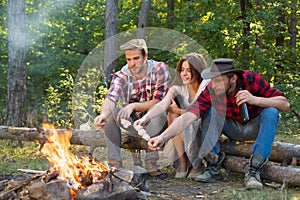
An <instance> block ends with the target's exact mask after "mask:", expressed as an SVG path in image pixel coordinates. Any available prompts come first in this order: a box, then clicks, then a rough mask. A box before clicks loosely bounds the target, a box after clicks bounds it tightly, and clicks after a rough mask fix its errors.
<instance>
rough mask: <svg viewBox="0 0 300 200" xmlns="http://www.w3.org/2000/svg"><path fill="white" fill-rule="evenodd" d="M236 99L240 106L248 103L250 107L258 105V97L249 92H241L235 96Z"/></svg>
mask: <svg viewBox="0 0 300 200" xmlns="http://www.w3.org/2000/svg"><path fill="white" fill-rule="evenodd" d="M235 97H236V104H237V105H238V106H240V105H242V104H243V103H248V104H250V105H256V102H257V101H256V97H255V96H253V95H252V94H251V93H250V92H249V91H247V90H240V91H238V93H237V94H236V95H235Z"/></svg>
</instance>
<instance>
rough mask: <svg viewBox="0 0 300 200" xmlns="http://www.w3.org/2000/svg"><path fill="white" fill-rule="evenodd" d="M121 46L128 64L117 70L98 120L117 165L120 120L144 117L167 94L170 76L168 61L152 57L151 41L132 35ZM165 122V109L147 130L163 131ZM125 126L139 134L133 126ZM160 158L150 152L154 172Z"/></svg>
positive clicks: (111, 160) (148, 158) (147, 159)
mask: <svg viewBox="0 0 300 200" xmlns="http://www.w3.org/2000/svg"><path fill="white" fill-rule="evenodd" d="M121 50H123V51H124V52H125V57H126V60H127V64H126V65H125V66H123V67H122V69H121V70H120V71H118V72H116V73H114V74H113V77H112V81H111V85H110V88H109V91H108V94H107V95H106V97H105V100H104V103H103V104H102V107H101V114H100V115H99V116H97V117H96V118H95V120H94V123H95V124H96V125H97V126H98V128H99V129H101V130H103V129H104V133H105V137H106V143H107V156H108V159H109V164H110V165H111V166H114V167H117V168H119V167H121V166H122V159H121V155H120V147H121V131H120V126H122V124H120V120H121V119H126V120H129V121H131V124H133V122H134V121H135V120H137V119H139V118H140V117H142V116H143V114H144V113H145V112H147V111H148V110H149V109H150V108H151V107H152V106H153V105H155V104H156V103H157V102H159V101H160V100H161V99H162V98H163V96H164V95H165V93H166V91H167V88H168V82H169V79H170V74H169V70H168V66H167V65H166V64H165V63H163V62H157V61H154V60H148V50H147V45H146V42H145V41H144V40H143V39H132V40H130V41H128V42H127V43H125V44H124V45H121ZM118 103H119V104H121V108H118V107H117V105H119V104H118ZM164 122H166V114H165V113H163V114H162V115H160V116H158V117H157V118H156V119H153V120H152V121H151V122H150V123H149V124H148V126H147V127H146V131H147V133H148V134H149V135H150V136H156V135H158V134H160V133H161V132H162V131H163V130H162V129H163V127H164V124H165V123H164ZM122 128H124V129H126V130H128V133H130V134H133V135H135V136H138V134H137V131H136V130H135V129H134V127H133V126H129V127H127V128H126V127H124V126H123V127H122ZM157 160H158V153H157V152H151V151H149V152H147V153H146V157H145V168H146V169H148V170H150V171H152V172H153V174H155V172H156V171H157V170H158V167H157V165H156V161H157Z"/></svg>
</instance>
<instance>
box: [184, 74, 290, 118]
mask: <svg viewBox="0 0 300 200" xmlns="http://www.w3.org/2000/svg"><path fill="white" fill-rule="evenodd" d="M243 77H244V79H243V80H242V79H241V78H239V80H238V81H239V82H238V84H239V85H243V89H246V90H248V91H249V92H250V93H251V94H252V95H254V96H259V97H267V98H268V97H274V96H285V95H284V94H283V93H282V92H281V91H279V90H277V89H275V88H272V87H271V86H270V84H268V83H267V82H266V80H265V79H263V78H262V77H261V76H260V75H259V74H258V73H256V72H250V71H248V70H244V73H243ZM210 91H211V94H212V95H210ZM212 91H213V90H212V88H211V83H210V84H209V85H208V86H207V88H206V89H205V90H204V91H203V92H202V93H201V95H199V96H198V99H197V101H196V102H195V103H194V104H193V105H192V106H191V107H190V108H189V111H190V112H192V113H194V114H195V115H197V116H198V117H201V116H203V115H204V114H205V112H206V111H207V110H208V109H209V108H210V107H211V105H213V106H214V107H215V108H216V110H217V111H218V113H219V114H220V115H226V117H229V118H231V119H233V120H235V121H238V122H239V123H244V122H243V120H242V118H241V116H240V109H239V106H238V105H237V104H236V98H235V97H234V96H228V95H226V97H225V95H224V96H223V97H220V96H217V95H213V92H212ZM237 91H238V88H237ZM237 91H236V92H237ZM225 98H226V100H225ZM225 102H226V104H225ZM262 109H263V108H262V107H258V106H254V105H249V104H248V112H249V116H250V120H251V119H254V118H256V117H257V116H258V115H259V114H260V113H261V111H262Z"/></svg>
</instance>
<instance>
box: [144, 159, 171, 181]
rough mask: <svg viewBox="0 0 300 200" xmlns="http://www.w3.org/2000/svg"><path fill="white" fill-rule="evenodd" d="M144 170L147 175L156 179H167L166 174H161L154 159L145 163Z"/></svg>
mask: <svg viewBox="0 0 300 200" xmlns="http://www.w3.org/2000/svg"><path fill="white" fill-rule="evenodd" d="M145 168H146V170H147V171H148V173H149V175H150V176H152V177H155V178H158V179H166V178H168V174H167V173H164V172H162V171H161V170H160V169H159V168H158V166H157V164H156V160H155V159H150V160H147V161H145Z"/></svg>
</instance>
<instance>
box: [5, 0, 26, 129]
mask: <svg viewBox="0 0 300 200" xmlns="http://www.w3.org/2000/svg"><path fill="white" fill-rule="evenodd" d="M25 7H26V1H25V0H9V1H8V72H7V81H8V84H7V99H6V122H5V123H6V125H13V126H24V124H25V101H26V80H27V69H26V34H25V33H26V24H25V17H26V14H25Z"/></svg>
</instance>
